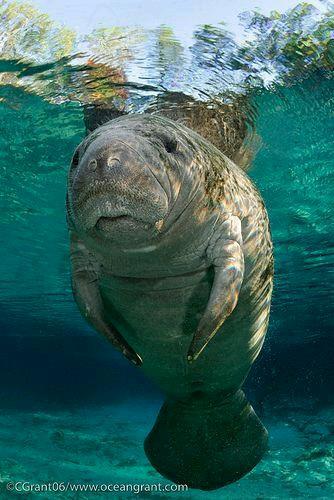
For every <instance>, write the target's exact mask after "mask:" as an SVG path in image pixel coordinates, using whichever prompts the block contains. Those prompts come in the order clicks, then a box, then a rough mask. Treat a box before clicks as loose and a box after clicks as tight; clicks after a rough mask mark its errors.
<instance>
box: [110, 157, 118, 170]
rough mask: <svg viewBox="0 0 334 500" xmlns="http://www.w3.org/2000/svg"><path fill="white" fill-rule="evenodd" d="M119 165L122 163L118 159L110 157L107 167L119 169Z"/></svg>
mask: <svg viewBox="0 0 334 500" xmlns="http://www.w3.org/2000/svg"><path fill="white" fill-rule="evenodd" d="M119 163H120V161H119V159H118V158H112V157H110V158H108V160H107V165H108V167H110V168H113V167H117V165H119Z"/></svg>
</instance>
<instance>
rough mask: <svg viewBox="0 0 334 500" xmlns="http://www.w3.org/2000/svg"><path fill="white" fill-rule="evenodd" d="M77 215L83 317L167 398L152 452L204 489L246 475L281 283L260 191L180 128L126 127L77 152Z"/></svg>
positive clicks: (163, 465) (92, 139) (156, 122)
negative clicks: (247, 391)
mask: <svg viewBox="0 0 334 500" xmlns="http://www.w3.org/2000/svg"><path fill="white" fill-rule="evenodd" d="M67 214H68V224H69V230H70V238H71V261H72V277H73V280H72V281H73V291H74V296H75V299H76V301H77V304H78V306H79V308H80V311H81V313H82V314H83V316H84V317H85V318H86V319H87V320H88V321H89V322H90V324H91V325H92V326H93V327H95V328H96V330H97V331H99V332H101V333H102V334H104V335H105V336H106V337H107V338H108V339H109V340H110V341H111V342H112V343H113V344H114V345H115V346H116V347H117V348H118V349H120V350H121V351H122V352H123V353H124V355H125V356H126V357H127V358H128V359H130V360H131V361H133V362H134V363H136V364H138V365H141V366H142V369H143V370H144V371H145V372H146V373H147V374H148V375H149V376H150V377H151V378H152V379H153V380H155V382H156V383H157V384H158V385H159V386H160V387H161V388H162V389H163V390H164V391H165V393H166V394H167V397H168V399H167V402H166V403H165V405H164V406H163V408H162V410H161V413H160V415H159V417H158V421H157V423H156V425H155V427H154V428H153V430H152V432H151V434H150V435H149V436H148V438H147V441H146V444H145V446H146V452H147V455H148V457H149V459H150V460H151V462H152V464H153V465H154V466H155V467H156V468H157V469H158V470H159V471H160V472H161V473H162V474H164V475H165V476H167V477H169V478H170V479H172V480H174V481H175V482H185V483H187V484H188V485H189V486H193V487H196V488H203V489H212V488H217V487H219V486H222V485H224V484H227V483H229V482H231V481H234V480H236V479H238V478H239V477H241V476H242V475H243V474H245V473H246V472H247V471H248V470H250V469H251V468H252V467H254V465H255V464H256V463H257V462H258V460H259V459H260V458H261V456H262V454H263V452H264V451H265V448H266V432H265V430H264V428H263V427H262V425H261V423H260V422H259V420H258V419H257V417H256V415H255V413H254V412H253V410H252V408H251V407H250V405H249V403H247V401H246V399H245V397H244V395H243V393H242V392H241V391H240V387H241V385H242V383H243V381H244V379H245V378H246V376H247V373H248V371H249V369H250V367H251V365H252V363H253V361H254V360H255V358H256V357H257V355H258V353H259V351H260V349H261V346H262V343H263V340H264V335H265V332H266V329H267V325H268V318H269V309H270V299H271V291H272V275H273V261H272V243H271V237H270V230H269V223H268V218H267V214H266V210H265V207H264V204H263V202H262V200H261V198H260V196H259V194H258V192H257V191H256V189H255V188H254V186H253V185H252V183H251V181H250V180H249V178H248V177H247V175H246V174H245V173H244V172H243V171H242V170H241V169H240V168H238V167H237V166H236V165H235V164H234V163H233V162H232V161H230V160H229V159H228V158H227V157H226V156H224V155H223V154H222V153H220V152H219V151H218V150H217V149H216V148H215V147H214V146H212V145H211V144H210V143H208V142H207V141H205V140H204V139H202V138H201V137H200V136H199V135H197V134H196V133H194V132H192V131H191V130H189V129H188V128H186V127H184V126H182V125H179V124H176V123H175V122H173V121H171V120H169V119H166V118H162V117H158V116H143V115H140V116H127V117H121V118H118V119H115V120H113V121H111V122H108V123H106V124H105V125H103V126H102V127H99V128H98V129H96V130H95V131H94V132H93V133H92V134H90V135H89V136H88V137H87V138H86V139H85V140H84V141H83V143H82V144H81V145H80V146H79V147H78V149H77V150H76V152H75V154H74V157H73V161H72V165H71V169H70V173H69V179H68V199H67ZM184 408H186V411H185V410H184ZM203 415H205V416H203ZM203 419H204V420H203ZM211 427H212V432H211V431H210V428H211Z"/></svg>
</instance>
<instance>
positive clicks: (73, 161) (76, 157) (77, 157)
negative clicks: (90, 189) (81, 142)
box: [71, 149, 80, 168]
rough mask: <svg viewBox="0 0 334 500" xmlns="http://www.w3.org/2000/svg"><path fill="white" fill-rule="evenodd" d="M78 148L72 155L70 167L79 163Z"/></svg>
mask: <svg viewBox="0 0 334 500" xmlns="http://www.w3.org/2000/svg"><path fill="white" fill-rule="evenodd" d="M79 156H80V154H79V149H77V150H76V151H75V153H74V155H73V158H72V162H71V168H75V167H77V166H78V165H79Z"/></svg>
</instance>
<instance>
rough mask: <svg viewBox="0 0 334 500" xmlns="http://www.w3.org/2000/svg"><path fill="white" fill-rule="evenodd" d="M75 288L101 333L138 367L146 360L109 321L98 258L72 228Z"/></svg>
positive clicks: (83, 311)
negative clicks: (103, 298) (101, 285)
mask: <svg viewBox="0 0 334 500" xmlns="http://www.w3.org/2000/svg"><path fill="white" fill-rule="evenodd" d="M70 238H71V264H72V289H73V295H74V298H75V301H76V303H77V305H78V307H79V310H80V312H81V314H82V315H83V316H84V317H85V318H86V320H87V321H88V322H89V323H90V324H91V325H92V326H93V327H94V328H95V329H96V330H97V331H98V332H100V333H102V334H103V335H104V336H105V337H106V338H107V339H108V340H109V341H110V342H111V343H112V344H113V345H114V347H116V349H118V350H119V351H121V352H122V354H123V355H124V356H125V357H126V358H127V359H128V360H129V361H131V362H132V363H134V364H135V365H137V366H140V365H141V364H142V359H141V357H140V356H139V354H137V353H136V352H135V351H134V350H133V349H132V347H131V346H130V345H129V344H128V343H127V341H126V340H125V339H124V338H123V337H122V335H121V334H120V333H119V332H118V331H117V329H116V328H115V327H114V326H113V325H111V324H110V323H109V322H107V321H106V319H105V317H104V304H103V301H102V297H101V294H100V290H99V286H98V280H99V266H98V264H97V263H96V262H95V259H94V257H93V256H92V255H91V254H90V252H88V250H87V248H86V246H85V244H84V243H83V242H82V241H81V240H80V238H79V237H78V235H77V234H76V233H75V231H73V230H71V231H70Z"/></svg>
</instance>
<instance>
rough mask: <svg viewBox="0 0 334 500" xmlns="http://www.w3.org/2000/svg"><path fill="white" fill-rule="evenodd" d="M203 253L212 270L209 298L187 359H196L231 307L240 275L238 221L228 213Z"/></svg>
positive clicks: (239, 282) (241, 252)
mask: <svg viewBox="0 0 334 500" xmlns="http://www.w3.org/2000/svg"><path fill="white" fill-rule="evenodd" d="M207 255H208V259H209V262H211V263H212V265H213V266H214V270H215V275H214V281H213V285H212V289H211V293H210V297H209V301H208V304H207V307H206V309H205V312H204V314H203V317H202V319H201V320H200V322H199V325H198V328H197V331H196V333H195V335H194V337H193V340H192V343H191V345H190V348H189V351H188V361H189V362H192V361H194V360H196V359H197V358H198V356H199V355H200V354H201V352H202V351H203V349H204V348H205V347H206V345H207V344H208V343H209V341H210V340H211V339H212V338H213V337H214V335H215V334H216V332H217V331H218V330H219V328H220V327H221V326H222V324H223V323H224V321H225V320H226V318H228V316H229V315H230V314H231V313H232V311H233V309H234V308H235V306H236V304H237V302H238V297H239V291H240V288H241V284H242V280H243V275H244V255H243V251H242V234H241V222H240V219H239V218H238V217H236V216H233V215H230V216H229V217H228V218H227V219H226V220H225V221H224V222H223V223H220V224H219V225H218V227H216V228H215V232H214V234H213V236H212V237H211V240H210V243H209V246H208V249H207Z"/></svg>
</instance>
